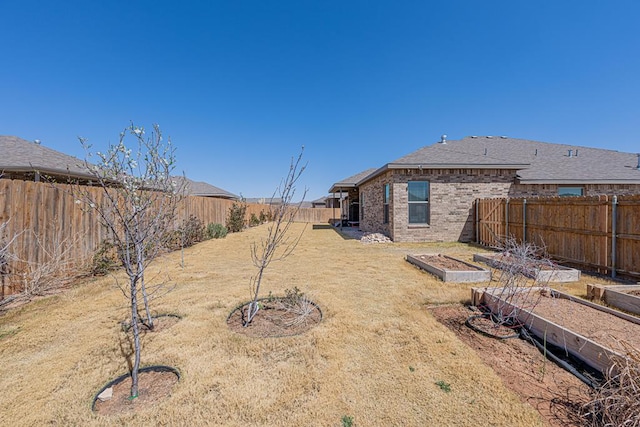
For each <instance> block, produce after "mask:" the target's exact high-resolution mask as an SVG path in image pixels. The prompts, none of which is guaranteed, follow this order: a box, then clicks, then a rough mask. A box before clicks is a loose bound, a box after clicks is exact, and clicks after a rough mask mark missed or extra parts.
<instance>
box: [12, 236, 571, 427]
mask: <svg viewBox="0 0 640 427" xmlns="http://www.w3.org/2000/svg"><path fill="white" fill-rule="evenodd" d="M295 227H296V230H298V231H300V230H302V225H301V224H296V226H295ZM264 232H265V229H264V226H262V227H257V228H253V229H250V230H248V231H246V232H243V233H237V234H231V235H229V236H227V238H226V239H222V240H211V241H208V242H204V243H201V244H199V245H197V246H195V247H192V248H190V249H188V250H186V253H185V261H186V265H185V267H184V268H181V266H180V254H179V253H174V254H169V255H167V256H164V257H163V258H161V259H159V260H158V261H157V262H156V263H155V267H154V270H156V271H160V274H168V275H169V276H170V278H171V281H172V282H174V283H176V284H177V287H176V289H175V290H174V291H173V292H171V293H170V294H168V295H166V296H164V297H163V298H162V299H159V300H157V301H155V303H154V310H155V311H156V312H158V313H175V314H179V315H181V316H183V318H182V320H180V321H179V322H178V323H177V324H175V325H174V326H172V327H171V328H170V329H167V330H164V331H161V332H158V333H155V334H153V333H152V334H147V335H146V336H145V338H144V341H143V346H144V347H143V365H153V364H166V365H171V366H174V367H176V368H178V369H179V370H180V372H181V375H182V379H181V381H180V383H178V385H176V387H175V389H174V390H173V393H172V396H171V397H170V398H169V399H168V400H166V401H164V402H162V403H159V404H157V405H156V406H155V407H153V408H151V409H148V410H145V411H143V412H140V413H138V414H135V415H127V416H119V417H118V416H115V417H103V416H98V415H95V414H94V413H92V412H91V409H90V406H91V401H92V398H93V396H94V394H95V393H96V392H97V391H98V390H99V389H100V388H101V387H102V386H103V385H104V384H105V383H106V382H107V381H108V380H110V379H113V378H115V377H116V376H118V375H120V374H122V373H124V372H126V371H127V363H126V361H125V359H124V357H123V356H122V351H121V341H122V339H123V337H124V335H123V334H122V333H121V331H120V327H119V322H120V321H122V320H124V319H126V317H127V307H126V300H125V298H124V297H123V296H122V294H121V292H120V291H119V290H118V289H117V288H116V287H115V286H114V279H113V278H112V277H105V278H101V279H93V280H89V281H87V282H86V283H82V284H79V285H78V286H76V287H74V288H72V289H71V290H68V291H66V292H64V293H62V294H60V295H57V296H54V297H50V298H46V299H43V300H40V301H37V302H33V303H31V304H29V305H26V306H24V307H22V308H19V309H15V310H13V311H11V312H9V313H7V314H5V315H3V316H2V317H0V390H2V392H1V393H2V397H1V398H0V425H13V426H15V425H29V426H35V425H65V426H68V425H82V426H88V425H190V426H195V425H228V426H255V425H274V426H276V425H293V426H302V425H305V426H306V425H309V426H340V425H341V424H342V423H341V419H342V417H343V416H345V415H347V416H351V417H353V420H354V425H356V426H393V425H398V426H427V425H441V426H447V425H455V426H476V425H496V426H499V425H503V426H516V425H522V426H533V425H541V424H542V422H541V421H540V419H539V417H538V414H537V412H536V411H535V410H534V409H533V408H532V407H531V406H529V405H527V404H523V403H521V402H520V400H519V399H518V397H517V396H516V395H514V394H512V393H511V392H509V391H508V390H507V389H506V388H505V387H504V386H503V384H502V382H501V380H500V378H498V377H497V376H496V374H495V373H494V372H493V371H492V370H491V369H490V368H489V367H487V366H486V365H484V364H483V363H482V362H481V360H480V359H479V358H478V356H477V355H476V354H475V353H474V351H473V350H472V349H471V348H469V347H468V346H466V345H465V344H463V343H462V342H461V341H460V340H458V338H457V337H456V336H455V335H454V334H453V333H452V332H451V331H449V330H448V329H447V328H446V327H444V326H442V325H441V324H440V323H438V322H437V321H436V320H435V319H434V318H433V317H432V316H431V315H430V314H429V313H428V311H427V310H426V309H425V305H426V304H438V303H449V302H460V301H466V300H468V299H469V297H470V291H469V289H470V288H471V287H472V285H471V284H447V283H443V282H441V281H438V280H436V279H435V278H434V277H432V276H430V275H428V274H426V273H424V272H421V271H420V270H418V269H416V268H415V267H413V266H411V265H410V264H408V263H407V262H406V261H404V255H405V254H407V253H419V252H433V251H436V252H442V253H449V254H455V255H458V256H459V257H461V258H463V259H467V260H470V259H471V255H472V253H473V252H474V251H477V249H476V248H473V247H470V246H467V245H463V244H440V245H429V244H405V245H403V244H379V245H364V244H361V243H360V242H358V241H355V240H348V239H347V240H345V239H343V238H342V237H341V236H340V235H339V234H338V233H336V232H335V231H334V230H331V229H312V227H311V226H308V227H307V228H306V231H305V233H304V236H303V238H302V240H301V242H300V245H299V246H298V248H297V251H296V252H295V253H294V255H292V256H291V257H290V258H288V259H287V260H285V261H283V262H281V263H274V264H273V265H272V267H271V268H270V269H269V270H268V271H267V273H266V277H265V279H264V282H263V283H264V285H263V286H264V288H263V289H264V295H265V296H266V294H267V293H268V292H269V291H272V292H273V293H274V294H282V293H283V292H284V290H285V289H287V288H293V287H294V286H297V287H299V288H300V289H301V290H302V291H304V292H305V293H307V294H309V295H311V296H313V299H314V300H315V302H317V303H318V304H319V305H320V306H321V307H322V310H323V313H324V319H323V321H322V323H321V324H320V325H319V326H317V327H315V328H314V329H312V330H311V331H309V332H307V333H306V334H304V335H301V336H295V337H289V338H271V339H251V338H248V337H245V336H242V335H238V334H235V333H233V332H231V331H229V330H228V328H227V326H226V318H227V315H228V314H229V313H230V312H231V310H232V309H233V308H234V307H236V306H237V305H238V304H239V303H241V302H244V301H246V300H248V298H249V291H248V283H249V278H250V276H251V275H252V274H253V272H254V270H253V268H252V265H251V262H250V254H249V245H250V243H251V242H252V241H253V240H255V239H259V238H260V237H261V236H262V235H263V234H264ZM121 278H122V277H121ZM583 289H584V288H583ZM440 381H442V382H444V383H446V384H449V385H450V391H449V392H446V391H444V390H442V389H441V387H439V386H438V385H436V383H437V382H440Z"/></svg>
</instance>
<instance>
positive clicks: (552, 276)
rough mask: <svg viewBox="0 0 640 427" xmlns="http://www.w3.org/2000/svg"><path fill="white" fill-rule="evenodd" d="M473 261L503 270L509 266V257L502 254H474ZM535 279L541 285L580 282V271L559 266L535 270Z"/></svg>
mask: <svg viewBox="0 0 640 427" xmlns="http://www.w3.org/2000/svg"><path fill="white" fill-rule="evenodd" d="M473 260H474V261H476V262H483V263H485V264H487V265H489V266H491V267H493V268H498V269H504V268H505V267H508V266H509V264H510V261H509V257H508V256H504V255H502V254H474V255H473ZM534 270H535V271H536V274H535V277H531V278H532V279H536V280H537V281H539V282H542V283H548V282H576V281H578V280H580V270H576V269H575V268H569V267H563V266H561V265H555V266H553V268H551V267H549V268H546V267H544V268H537V269H534Z"/></svg>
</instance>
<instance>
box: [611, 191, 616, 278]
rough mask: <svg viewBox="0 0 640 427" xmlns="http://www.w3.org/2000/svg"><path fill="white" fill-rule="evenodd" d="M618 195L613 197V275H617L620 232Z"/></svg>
mask: <svg viewBox="0 0 640 427" xmlns="http://www.w3.org/2000/svg"><path fill="white" fill-rule="evenodd" d="M617 228H618V196H613V199H611V277H612V278H615V277H616V263H617V259H616V252H617V248H616V246H617V243H618V242H617V241H616V240H617V236H616V234H617V233H618V230H617Z"/></svg>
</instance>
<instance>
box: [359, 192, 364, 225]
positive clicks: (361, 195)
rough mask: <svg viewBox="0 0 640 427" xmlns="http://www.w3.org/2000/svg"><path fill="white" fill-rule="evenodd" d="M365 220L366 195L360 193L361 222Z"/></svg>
mask: <svg viewBox="0 0 640 427" xmlns="http://www.w3.org/2000/svg"><path fill="white" fill-rule="evenodd" d="M362 220H364V193H360V221H362Z"/></svg>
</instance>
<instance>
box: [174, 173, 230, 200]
mask: <svg viewBox="0 0 640 427" xmlns="http://www.w3.org/2000/svg"><path fill="white" fill-rule="evenodd" d="M174 178H176V179H177V180H184V181H185V183H184V185H185V188H186V193H187V194H188V195H189V196H200V197H218V198H221V199H234V200H236V199H239V197H238V196H236V195H235V194H233V193H229V192H228V191H226V190H223V189H222V188H218V187H216V186H215V185H211V184H209V183H206V182H202V181H193V180H191V179H189V178H186V177H182V176H176V177H174Z"/></svg>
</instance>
